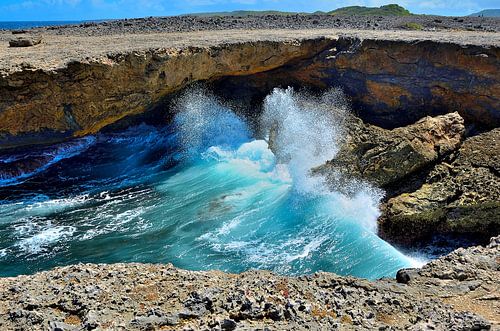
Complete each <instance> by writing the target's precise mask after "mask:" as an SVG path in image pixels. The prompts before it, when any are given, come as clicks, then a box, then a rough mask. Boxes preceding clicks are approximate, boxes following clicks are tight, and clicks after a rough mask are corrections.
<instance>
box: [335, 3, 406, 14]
mask: <svg viewBox="0 0 500 331" xmlns="http://www.w3.org/2000/svg"><path fill="white" fill-rule="evenodd" d="M328 14H330V15H365V16H409V15H411V13H410V11H409V10H408V9H406V8H404V7H401V6H399V5H396V4H391V5H385V6H380V7H364V6H350V7H342V8H338V9H335V10H333V11H331V12H328Z"/></svg>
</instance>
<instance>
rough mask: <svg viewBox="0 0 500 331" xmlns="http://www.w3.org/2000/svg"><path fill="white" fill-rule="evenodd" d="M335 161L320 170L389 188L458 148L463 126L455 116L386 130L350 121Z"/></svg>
mask: <svg viewBox="0 0 500 331" xmlns="http://www.w3.org/2000/svg"><path fill="white" fill-rule="evenodd" d="M349 129H350V130H348V134H347V138H346V140H345V142H344V143H343V145H342V148H341V150H340V151H339V152H338V154H337V155H336V157H335V159H333V160H331V161H330V162H328V163H327V164H326V165H325V166H324V167H323V169H322V171H324V172H327V173H328V172H330V173H331V172H332V171H333V170H334V169H341V170H342V171H343V172H344V175H348V176H354V177H357V178H362V179H365V180H367V181H369V182H371V183H372V184H374V185H376V186H378V187H384V188H386V187H388V186H389V185H394V184H397V183H399V182H400V181H401V180H403V179H404V178H406V177H408V176H410V175H411V174H413V173H415V172H417V171H419V170H421V169H422V168H424V167H427V166H429V165H432V164H434V163H435V162H437V161H438V160H440V159H441V158H443V157H444V156H445V155H447V154H449V153H451V152H452V151H454V150H455V149H457V148H458V147H459V146H460V143H461V142H462V139H463V136H464V132H465V127H464V121H463V119H462V117H460V115H458V113H450V114H447V115H443V116H437V117H425V118H423V119H421V120H420V121H418V122H417V123H415V124H412V125H409V126H406V127H401V128H396V129H394V130H386V129H382V128H380V127H377V126H374V125H369V124H365V123H363V122H361V121H360V120H358V119H356V118H352V120H351V124H350V128H349Z"/></svg>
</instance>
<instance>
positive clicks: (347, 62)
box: [0, 30, 500, 148]
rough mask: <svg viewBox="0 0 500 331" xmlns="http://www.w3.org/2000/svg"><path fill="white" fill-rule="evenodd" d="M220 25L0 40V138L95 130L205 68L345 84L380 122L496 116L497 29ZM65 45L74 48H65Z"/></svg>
mask: <svg viewBox="0 0 500 331" xmlns="http://www.w3.org/2000/svg"><path fill="white" fill-rule="evenodd" d="M213 34H214V35H215V36H216V37H217V36H219V38H223V39H222V40H220V39H217V38H216V37H213V36H212V37H211V38H213V39H214V40H213V41H211V42H208V43H207V42H206V41H203V40H199V39H196V40H194V39H193V40H191V39H189V38H188V37H189V34H187V33H186V34H185V35H184V36H185V38H187V40H188V41H187V42H181V41H179V40H177V41H174V42H170V43H165V41H164V39H162V38H169V37H171V38H179V36H176V35H174V34H158V35H156V36H155V35H145V36H144V35H142V36H141V35H133V38H132V39H131V40H128V39H125V38H126V36H124V37H122V38H120V37H119V36H118V37H117V36H113V37H109V38H108V39H106V38H107V37H92V38H91V39H84V38H82V37H78V38H77V37H74V38H76V39H75V40H72V39H69V37H68V38H66V39H64V41H61V40H58V39H55V40H51V39H49V38H47V40H46V41H45V43H44V44H42V45H39V46H36V47H35V48H34V50H32V49H27V50H24V49H18V50H15V51H14V50H2V49H0V50H1V51H2V53H1V54H2V57H3V59H2V60H0V65H1V66H0V72H1V73H2V75H1V77H0V137H1V139H0V148H8V147H13V146H22V145H30V144H34V143H48V142H54V141H61V140H64V139H66V138H68V137H72V136H82V135H86V134H89V133H94V132H97V131H99V130H101V129H102V128H104V127H105V126H107V125H109V124H112V123H115V122H116V121H118V120H120V119H122V118H124V117H126V116H129V115H133V114H139V113H143V112H145V111H147V110H148V109H151V108H152V107H154V106H156V105H157V104H158V103H160V102H161V100H162V99H163V98H165V97H167V96H168V95H169V94H170V93H172V92H174V91H177V90H179V89H180V88H182V87H184V86H186V85H188V84H190V83H193V82H196V81H207V80H218V81H223V85H224V88H225V89H226V92H227V93H228V94H230V95H233V96H238V92H239V91H241V89H242V86H243V87H244V86H246V87H249V88H250V87H251V90H252V91H251V92H248V90H247V93H261V94H262V93H265V92H267V91H268V90H269V88H270V87H275V86H279V85H289V84H292V85H298V86H309V87H315V88H325V87H329V86H340V87H342V88H343V89H344V91H345V92H346V93H347V94H348V95H349V96H350V97H351V99H352V101H353V103H354V108H355V109H357V110H359V115H360V116H361V118H363V119H364V120H365V121H367V122H369V123H375V124H378V125H381V126H383V127H396V126H400V125H404V124H409V123H412V122H415V121H417V120H418V119H420V118H422V117H424V116H426V115H435V114H439V113H447V112H453V111H458V112H459V113H460V114H461V115H462V117H463V118H464V119H465V120H466V121H467V122H468V123H474V124H476V125H478V126H480V127H487V128H493V127H496V126H498V125H499V123H500V114H499V109H500V100H499V97H498V96H499V95H500V80H499V77H498V70H499V67H500V65H499V61H498V58H499V55H500V50H499V47H498V45H497V44H498V42H497V41H495V40H498V38H497V39H495V36H497V33H490V34H485V33H482V34H480V35H478V36H477V38H471V37H468V38H464V37H463V35H462V36H460V35H454V34H452V33H449V34H447V35H446V36H441V35H439V34H438V33H436V34H429V33H427V35H426V34H418V33H410V32H398V33H392V34H391V33H389V32H387V33H384V34H381V33H380V32H379V33H370V32H362V31H358V32H350V33H345V32H343V34H341V32H335V31H332V32H329V33H326V32H322V31H321V30H319V31H316V32H311V31H310V32H304V31H302V32H300V31H293V32H292V31H288V32H280V33H278V32H273V33H271V32H269V33H261V34H259V33H258V32H252V33H250V32H248V33H247V34H248V36H246V37H241V36H239V35H238V37H237V38H236V37H228V36H225V35H224V34H222V33H221V32H218V33H216V32H213ZM450 36H451V37H450ZM51 38H55V37H51ZM190 38H192V37H190ZM196 38H200V36H197V37H196ZM207 38H208V37H207ZM224 38H225V39H227V40H230V42H225V41H224ZM446 38H448V39H446ZM124 39H125V40H124ZM439 39H444V40H446V41H445V42H440V41H438V40H439ZM450 39H451V40H450ZM132 40H134V42H135V41H136V42H137V45H138V46H135V45H134V43H132ZM63 42H66V45H64V43H63ZM103 43H105V45H103ZM108 43H115V44H116V47H115V48H116V49H115V50H113V44H111V45H108ZM123 43H125V45H124V44H123ZM155 43H156V44H157V45H165V46H167V45H168V47H159V46H157V47H154V44H155ZM196 43H198V44H203V45H206V46H203V47H200V46H196ZM82 46H85V47H87V48H88V49H85V50H82V49H81V48H82ZM59 47H66V48H68V49H67V50H66V51H65V52H63V53H61V54H59V52H58V49H59ZM58 54H59V55H58ZM235 76H239V77H240V78H236V79H233V78H231V77H235ZM231 86H232V87H234V89H232V90H231ZM228 89H229V90H228Z"/></svg>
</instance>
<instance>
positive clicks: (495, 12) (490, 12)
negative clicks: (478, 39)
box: [469, 9, 500, 17]
mask: <svg viewBox="0 0 500 331" xmlns="http://www.w3.org/2000/svg"><path fill="white" fill-rule="evenodd" d="M469 16H476V17H477V16H483V17H500V9H485V10H481V11H480V12H477V13H474V14H470V15H469Z"/></svg>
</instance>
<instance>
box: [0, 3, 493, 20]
mask: <svg viewBox="0 0 500 331" xmlns="http://www.w3.org/2000/svg"><path fill="white" fill-rule="evenodd" d="M387 3H399V4H400V5H402V6H404V7H406V8H408V9H410V11H412V12H414V13H421V14H437V15H468V14H470V13H472V12H475V11H479V10H482V9H488V8H498V7H500V4H499V2H498V0H401V1H391V0H388V1H380V0H361V1H356V0H0V21H32V20H84V19H100V18H124V17H129V18H131V17H144V16H166V15H177V14H182V13H193V12H208V11H230V10H237V9H245V10H264V9H276V10H286V11H308V12H311V11H316V10H324V11H327V10H332V9H335V8H338V7H343V6H352V5H362V6H380V5H384V4H387Z"/></svg>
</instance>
